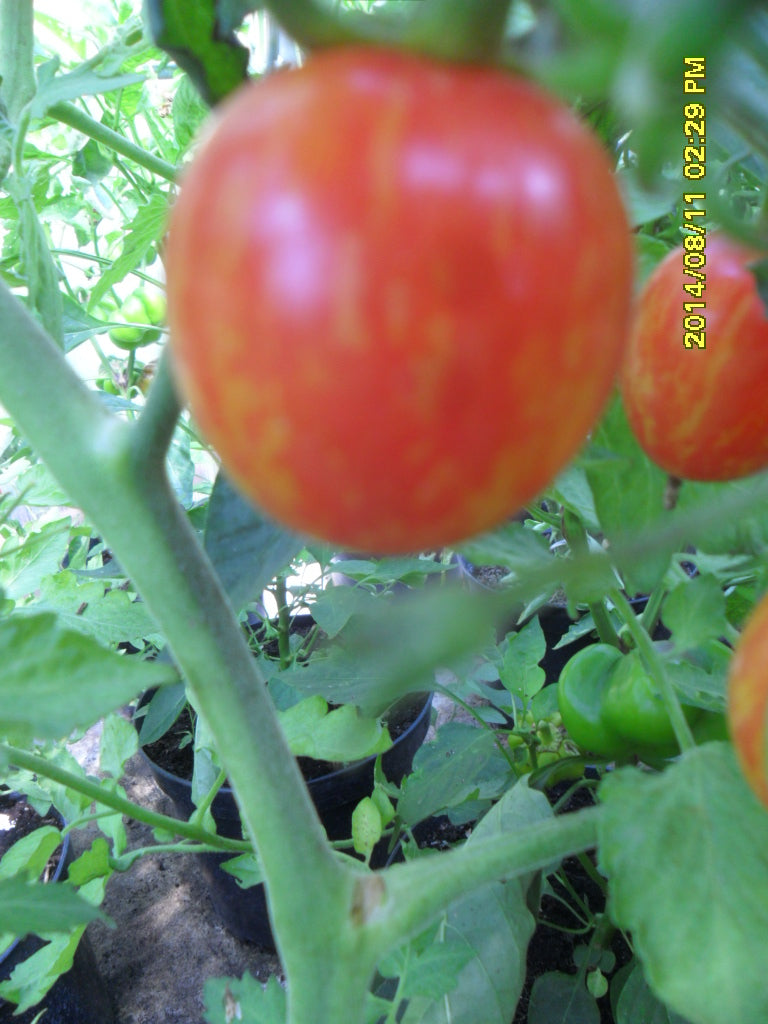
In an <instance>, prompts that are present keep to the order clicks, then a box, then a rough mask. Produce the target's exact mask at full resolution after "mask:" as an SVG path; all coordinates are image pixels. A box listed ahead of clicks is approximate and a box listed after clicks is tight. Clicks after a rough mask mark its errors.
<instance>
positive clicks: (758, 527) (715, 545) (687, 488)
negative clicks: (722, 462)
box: [674, 472, 768, 555]
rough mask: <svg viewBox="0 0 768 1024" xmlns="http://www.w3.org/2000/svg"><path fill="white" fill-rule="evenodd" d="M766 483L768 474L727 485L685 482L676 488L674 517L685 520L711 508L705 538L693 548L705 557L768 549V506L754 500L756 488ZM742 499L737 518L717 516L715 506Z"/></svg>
mask: <svg viewBox="0 0 768 1024" xmlns="http://www.w3.org/2000/svg"><path fill="white" fill-rule="evenodd" d="M766 481H768V473H766V472H763V473H756V474H754V475H753V476H747V477H743V478H742V479H740V480H731V481H729V482H728V483H723V484H716V483H694V482H692V481H689V480H686V481H684V482H683V485H682V487H681V488H680V493H679V496H678V500H677V506H676V508H675V511H674V516H675V517H677V518H680V519H683V520H685V519H686V517H688V516H690V515H696V513H697V511H698V510H700V509H712V510H713V514H712V518H711V522H709V523H708V524H707V531H706V535H705V536H702V537H701V538H700V539H699V540H698V542H697V547H698V548H700V549H701V550H702V551H706V552H708V553H709V554H724V555H725V554H730V555H732V554H733V553H734V552H754V553H756V554H758V555H759V554H761V553H762V552H764V550H765V548H766V547H768V504H767V503H766V502H765V501H759V500H756V499H755V498H754V493H755V491H756V490H757V489H759V488H760V487H761V485H764V484H765V482H766ZM739 497H743V498H744V500H745V507H746V511H745V512H744V513H743V514H742V515H740V516H722V515H718V514H717V508H718V504H719V503H720V502H723V501H728V499H729V498H739Z"/></svg>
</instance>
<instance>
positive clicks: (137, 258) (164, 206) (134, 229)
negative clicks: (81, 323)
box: [90, 190, 168, 307]
mask: <svg viewBox="0 0 768 1024" xmlns="http://www.w3.org/2000/svg"><path fill="white" fill-rule="evenodd" d="M167 219H168V194H167V192H164V191H160V190H158V191H155V192H153V193H152V195H151V196H150V197H149V199H148V200H147V201H146V202H145V203H143V204H142V205H141V206H140V207H139V211H138V213H137V214H136V216H135V217H134V218H133V220H132V221H131V222H130V224H127V225H126V226H125V228H124V232H125V237H124V240H123V251H122V252H121V253H120V255H119V256H118V257H117V259H116V260H115V261H114V263H113V264H112V266H111V267H109V269H108V270H105V271H104V273H103V274H102V275H101V277H100V278H99V280H98V283H97V284H96V285H95V286H94V288H93V289H92V291H91V298H90V305H91V307H93V306H95V305H97V304H98V302H99V300H100V299H102V298H103V297H104V295H106V293H107V292H108V291H109V289H110V288H113V287H114V286H115V285H116V284H119V283H120V281H122V280H123V278H124V277H126V276H127V275H128V274H130V272H131V271H132V270H135V269H136V268H137V267H138V266H140V265H141V264H142V262H143V261H144V257H145V256H146V254H147V249H148V248H149V247H150V245H153V244H154V243H155V242H159V241H160V239H161V238H162V237H163V235H164V234H165V231H166V221H167Z"/></svg>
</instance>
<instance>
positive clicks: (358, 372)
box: [167, 48, 632, 553]
mask: <svg viewBox="0 0 768 1024" xmlns="http://www.w3.org/2000/svg"><path fill="white" fill-rule="evenodd" d="M167 277H168V306H169V311H168V315H169V324H170V330H171V341H172V345H173V348H174V356H175V363H176V367H177V371H178V379H179V382H180V386H181V389H182V391H183V393H184V394H185V396H186V397H187V399H188V400H189V403H190V406H191V410H192V413H193V414H194V417H195V418H196V420H197V421H198V423H199V426H200V429H201V430H202V432H203V434H204V435H205V436H206V437H207V438H208V440H209V441H210V442H211V443H212V444H213V445H214V447H215V448H216V449H217V450H218V452H219V454H220V456H221V459H222V462H223V464H224V465H225V467H226V468H227V469H228V470H229V472H230V474H231V475H232V477H233V478H234V479H235V481H236V482H238V483H239V485H240V487H241V488H242V489H243V490H244V491H245V492H246V493H247V494H248V495H250V496H251V497H252V498H253V500H254V501H255V502H256V503H257V504H258V505H259V506H261V507H262V508H263V509H264V510H265V511H266V512H267V513H269V514H270V515H272V516H273V517H275V518H276V519H278V520H280V521H282V522H283V523H285V524H286V525H288V526H290V527H293V528H295V529H297V530H300V531H303V532H305V533H307V534H310V535H313V536H316V537H320V538H324V539H326V540H329V541H331V542H334V543H336V544H337V545H339V546H343V547H347V548H351V549H354V550H357V551H375V552H379V553H392V552H406V551H413V550H423V549H428V548H432V547H436V546H440V545H442V544H447V543H450V542H453V541H457V540H460V539H461V538H464V537H466V536H468V535H470V534H474V533H477V532H479V531H481V530H485V529H487V528H490V527H492V526H494V525H496V524H498V523H499V522H501V521H503V520H504V519H505V518H506V517H507V516H509V515H511V514H512V513H514V512H515V511H516V510H517V509H518V508H519V507H520V506H521V505H522V504H524V503H525V502H526V501H529V500H530V499H532V498H533V497H534V496H535V495H536V493H537V492H538V491H539V490H540V489H541V488H543V487H544V486H545V485H546V484H547V483H548V482H549V481H550V480H551V479H552V477H553V476H554V475H555V474H556V473H557V472H558V470H559V469H561V468H562V467H563V465H564V464H565V463H566V462H567V461H568V460H569V459H570V458H571V457H572V456H573V455H574V453H575V452H576V450H577V449H578V448H579V446H580V445H581V443H582V441H583V440H584V438H585V435H586V433H587V432H588V430H589V429H590V427H591V426H592V424H593V423H594V422H595V420H596V418H597V416H598V415H599V413H600V412H601V410H602V407H603V405H604V403H605V401H606V399H607V397H608V394H609V391H610V389H611V386H612V383H613V381H614V379H615V377H616V374H617V371H618V366H619V363H620V359H621V355H622V350H623V346H624V342H625V337H626V330H627V324H628V316H629V301H630V298H629V297H630V291H631V278H632V255H631V244H630V234H629V230H628V226H627V222H626V218H625V214H624V210H623V207H622V204H621V200H620V198H619V195H618V191H617V188H616V185H615V182H614V178H613V175H612V171H611V167H610V164H609V161H608V159H607V157H606V155H605V153H604V152H603V150H602V149H601V146H600V145H599V144H598V142H597V141H596V140H595V139H594V138H593V137H592V135H591V134H590V132H589V131H588V130H587V129H586V128H585V127H584V126H583V125H582V124H581V123H580V122H579V121H578V120H577V119H576V118H575V117H574V115H573V114H572V113H571V112H570V111H569V110H568V109H567V108H565V107H564V106H563V105H562V104H561V103H559V102H558V101H557V100H555V99H553V98H551V97H550V96H548V95H546V94H545V93H543V92H542V91H541V90H540V89H539V88H537V87H536V86H535V85H532V84H531V83H529V82H527V81H525V80H523V79H521V78H516V77H513V76H511V75H508V74H506V73H503V72H501V71H498V70H490V69H483V68H475V67H458V66H451V65H447V64H441V63H436V62H433V61H430V60H427V59H424V58H420V57H416V56H413V55H406V54H403V53H398V52H389V51H386V50H377V49H367V48H348V49H339V50H335V51H327V52H323V53H320V54H318V55H315V56H312V57H311V58H310V59H309V60H308V62H307V63H306V65H305V66H304V67H302V68H300V69H297V70H288V71H280V72H277V73H276V74H274V75H272V76H270V77H268V78H266V79H264V80H262V81H260V82H258V83H255V84H249V85H248V86H246V87H244V88H243V89H242V90H241V91H240V92H238V94H236V95H235V96H234V97H233V98H231V99H230V100H229V101H228V102H227V103H226V104H225V105H224V106H223V109H222V110H221V111H220V113H218V114H217V115H216V116H215V117H214V119H213V123H212V125H211V127H210V130H209V132H208V134H207V137H206V138H205V139H204V141H203V143H202V145H201V147H200V150H199V152H198V153H197V155H196V157H195V159H194V161H193V162H192V164H191V166H190V168H189V169H188V171H187V172H186V174H185V176H184V179H183V182H182V186H181V191H180V195H179V198H178V200H177V202H176V204H175V207H174V209H173V211H172V216H171V221H170V231H169V240H168V247H167Z"/></svg>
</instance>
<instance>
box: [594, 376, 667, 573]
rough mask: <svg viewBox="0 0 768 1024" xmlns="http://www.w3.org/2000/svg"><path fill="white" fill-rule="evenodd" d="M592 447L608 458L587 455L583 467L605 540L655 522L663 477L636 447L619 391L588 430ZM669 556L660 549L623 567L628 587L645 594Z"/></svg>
mask: <svg viewBox="0 0 768 1024" xmlns="http://www.w3.org/2000/svg"><path fill="white" fill-rule="evenodd" d="M595 450H597V451H598V452H599V451H602V450H605V451H606V452H608V453H610V457H608V458H604V459H603V458H600V459H589V461H588V462H587V467H586V468H587V478H588V479H589V484H590V487H591V488H592V494H593V496H594V499H595V508H596V509H597V514H598V518H599V520H600V524H601V526H602V528H603V531H604V532H605V534H606V536H607V538H608V540H609V541H611V542H614V541H617V540H618V539H619V538H621V537H625V536H631V535H632V534H633V533H636V532H637V531H639V530H642V529H645V528H646V527H648V526H650V525H651V524H655V523H657V522H659V520H660V519H661V518H662V516H664V514H665V509H664V489H665V487H666V483H667V477H666V474H665V473H663V472H662V470H660V469H659V468H658V467H657V466H655V465H654V464H653V463H652V462H651V461H650V459H648V458H647V457H646V456H645V454H644V453H643V451H642V450H641V448H640V446H639V445H638V443H637V441H636V440H635V438H634V436H633V434H632V431H631V430H630V428H629V424H628V423H627V418H626V416H625V414H624V409H623V407H622V404H621V399H620V398H619V397H618V396H616V397H615V398H614V401H613V402H612V404H611V406H610V407H609V409H608V411H607V412H606V414H605V415H604V417H603V419H602V420H601V421H600V423H599V424H598V425H597V427H596V428H595V430H594V431H593V434H592V444H591V448H590V452H589V453H588V455H589V454H590V453H594V451H595ZM668 561H669V559H668V555H667V554H665V553H662V554H659V555H656V556H655V557H648V558H646V559H645V560H644V561H643V562H641V563H637V562H635V563H633V564H632V565H631V566H625V567H624V571H625V576H626V580H627V590H628V591H629V592H631V593H637V592H642V593H649V592H650V591H651V590H652V589H653V587H654V586H655V584H656V583H657V582H658V581H659V580H660V579H661V577H662V576H663V574H664V572H665V571H666V568H667V564H668Z"/></svg>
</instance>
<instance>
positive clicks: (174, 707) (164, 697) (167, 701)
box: [137, 652, 187, 747]
mask: <svg viewBox="0 0 768 1024" xmlns="http://www.w3.org/2000/svg"><path fill="white" fill-rule="evenodd" d="M163 653H165V652H163ZM186 706H187V687H186V684H185V683H184V682H179V683H173V684H171V685H170V686H161V687H160V689H159V690H158V691H157V693H154V694H153V695H152V699H151V700H150V701H149V703H148V704H146V705H143V707H144V708H145V709H146V714H145V715H143V716H142V717H141V718H140V719H137V720H138V721H141V729H140V731H139V743H140V744H141V746H142V747H146V746H148V745H149V744H150V743H154V742H155V740H159V739H160V737H161V736H164V735H165V734H166V733H167V732H168V730H169V729H170V727H171V726H172V725H173V723H174V722H175V721H176V719H177V718H178V717H179V715H180V714H181V712H182V711H183V709H184V708H185V707H186Z"/></svg>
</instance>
